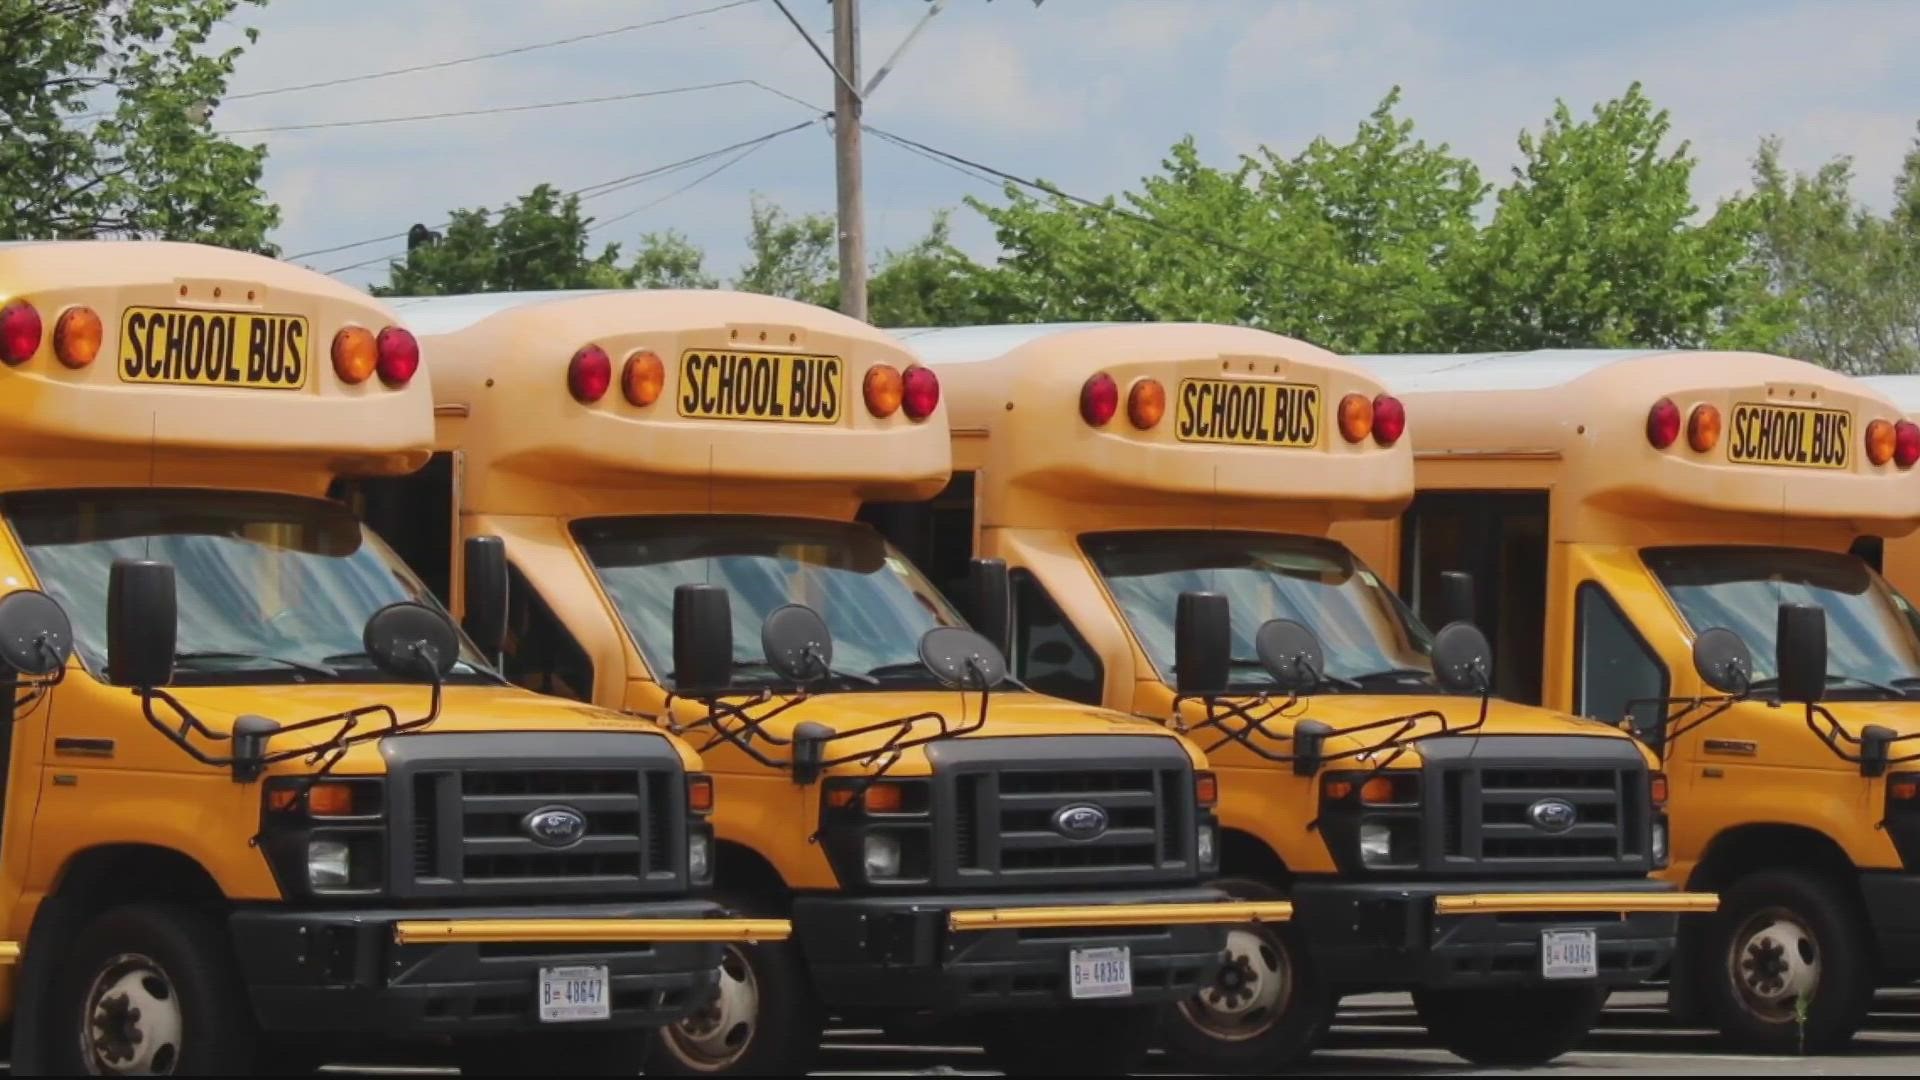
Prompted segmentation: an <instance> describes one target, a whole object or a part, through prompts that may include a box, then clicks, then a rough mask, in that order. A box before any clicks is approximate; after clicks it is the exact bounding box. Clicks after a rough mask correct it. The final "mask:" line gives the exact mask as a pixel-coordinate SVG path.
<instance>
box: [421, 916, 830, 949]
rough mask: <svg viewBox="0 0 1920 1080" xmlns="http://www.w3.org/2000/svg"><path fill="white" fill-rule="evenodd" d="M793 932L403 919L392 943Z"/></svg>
mask: <svg viewBox="0 0 1920 1080" xmlns="http://www.w3.org/2000/svg"><path fill="white" fill-rule="evenodd" d="M792 932H793V926H792V925H791V924H790V923H788V922H787V920H785V919H404V920H402V921H400V922H397V923H394V924H393V943H394V944H395V945H432V944H450V943H455V942H462V943H471V944H484V943H490V942H536V943H540V944H581V945H586V944H611V943H632V942H648V941H737V942H753V941H785V940H787V938H788V936H789V935H791V934H792Z"/></svg>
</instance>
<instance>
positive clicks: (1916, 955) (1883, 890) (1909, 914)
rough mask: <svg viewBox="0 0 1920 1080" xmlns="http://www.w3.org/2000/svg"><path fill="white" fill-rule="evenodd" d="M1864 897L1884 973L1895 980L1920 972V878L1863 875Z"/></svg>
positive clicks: (1862, 895) (1894, 874)
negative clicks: (1892, 976)
mask: <svg viewBox="0 0 1920 1080" xmlns="http://www.w3.org/2000/svg"><path fill="white" fill-rule="evenodd" d="M1860 895H1861V897H1862V898H1863V899H1864V900H1865V901H1866V905H1867V921H1868V922H1869V923H1871V924H1872V926H1873V938H1874V945H1875V946H1876V949H1877V954H1878V955H1877V960H1878V962H1879V964H1880V969H1881V970H1882V971H1883V972H1886V973H1887V974H1889V975H1895V976H1905V975H1910V974H1912V973H1914V972H1920V874H1900V873H1880V872H1874V871H1868V872H1867V873H1863V874H1861V875H1860Z"/></svg>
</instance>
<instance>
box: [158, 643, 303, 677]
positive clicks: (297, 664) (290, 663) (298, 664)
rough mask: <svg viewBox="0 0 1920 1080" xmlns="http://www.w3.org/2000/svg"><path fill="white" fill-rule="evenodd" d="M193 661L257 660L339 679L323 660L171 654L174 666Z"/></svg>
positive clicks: (220, 652) (206, 651) (237, 654)
mask: <svg viewBox="0 0 1920 1080" xmlns="http://www.w3.org/2000/svg"><path fill="white" fill-rule="evenodd" d="M195 660H257V661H260V662H261V663H267V664H279V665H281V666H282V667H290V668H293V669H294V670H295V671H304V672H306V673H307V674H309V675H318V676H320V677H322V678H327V679H337V678H339V677H340V673H339V672H337V671H335V670H333V669H332V668H330V667H327V666H326V664H327V661H325V660H323V661H321V662H320V663H317V664H316V663H312V662H310V661H306V660H289V659H287V658H286V657H284V656H268V655H266V654H265V653H250V652H227V651H225V650H222V649H194V650H192V651H190V652H177V653H174V654H173V662H174V663H176V664H178V663H181V662H183V661H184V662H186V663H192V662H193V661H195Z"/></svg>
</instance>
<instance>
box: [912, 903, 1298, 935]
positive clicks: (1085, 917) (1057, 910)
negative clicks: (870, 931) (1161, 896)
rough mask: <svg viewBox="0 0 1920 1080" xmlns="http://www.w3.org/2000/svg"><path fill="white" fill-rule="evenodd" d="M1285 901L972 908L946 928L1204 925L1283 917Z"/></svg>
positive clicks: (1288, 908)
mask: <svg viewBox="0 0 1920 1080" xmlns="http://www.w3.org/2000/svg"><path fill="white" fill-rule="evenodd" d="M1291 918H1293V905H1292V904H1290V903H1288V902H1287V901H1285V900H1272V901H1265V902H1260V903H1245V902H1235V901H1226V902H1222V903H1218V904H1110V905H1104V906H1103V905H1099V904H1077V905H1074V906H1071V907H1031V908H973V909H969V910H963V911H954V912H950V913H948V915H947V929H949V930H956V931H960V930H1048V929H1057V928H1061V927H1071V926H1203V925H1212V924H1231V923H1250V922H1275V923H1277V922H1286V921H1287V920H1289V919H1291Z"/></svg>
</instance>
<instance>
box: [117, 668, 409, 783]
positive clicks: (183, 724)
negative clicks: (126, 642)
mask: <svg viewBox="0 0 1920 1080" xmlns="http://www.w3.org/2000/svg"><path fill="white" fill-rule="evenodd" d="M431 686H432V688H433V689H432V698H431V699H430V701H429V703H428V707H427V712H426V714H425V715H424V716H421V717H418V718H416V719H413V720H401V719H400V714H399V713H397V712H395V711H394V708H393V706H391V705H384V704H382V705H362V706H360V707H359V708H355V709H347V710H345V711H343V712H337V713H329V714H327V715H325V716H315V717H310V718H308V719H306V720H301V721H298V722H296V723H292V724H287V725H284V726H282V727H280V728H277V729H275V730H274V731H272V732H270V733H268V734H266V735H265V736H263V739H264V741H267V742H271V741H272V740H273V739H277V738H280V737H282V736H285V735H291V734H294V733H296V732H301V731H310V730H312V729H314V728H318V727H323V726H326V725H338V730H337V731H335V732H334V733H333V734H332V736H331V737H329V738H325V739H322V740H320V741H318V742H315V743H311V744H309V745H306V746H297V747H289V748H287V749H285V750H272V751H268V752H266V753H264V754H261V755H260V756H258V757H256V758H251V759H250V760H249V761H248V762H245V764H252V765H258V766H266V765H273V764H277V763H279V762H282V761H292V760H294V759H296V758H306V759H307V760H308V761H310V762H319V761H321V760H323V759H325V758H327V757H328V756H329V755H336V754H343V753H345V751H346V750H347V749H348V748H349V747H352V746H355V745H357V744H359V743H363V742H367V741H369V740H372V739H385V738H388V737H390V736H394V735H404V734H406V733H408V732H411V731H418V730H419V729H421V728H424V727H426V726H427V725H429V724H431V723H433V722H434V721H435V720H438V719H439V718H440V707H441V703H442V699H443V694H442V686H443V684H442V681H441V679H440V677H439V675H438V673H437V672H436V674H435V675H434V678H433V681H432V683H431ZM133 692H134V694H135V695H136V696H138V697H139V698H140V712H141V715H143V716H145V717H146V719H147V723H148V724H150V725H152V727H153V729H154V730H155V731H158V732H159V733H160V734H161V735H162V736H164V737H165V738H166V739H167V741H168V742H171V743H173V744H174V746H176V747H178V748H179V749H180V751H181V752H182V753H184V754H186V755H187V756H188V757H190V758H192V759H193V760H195V761H197V762H199V763H200V764H202V765H207V766H211V767H214V768H232V767H233V766H234V765H235V764H236V763H241V762H240V759H239V758H237V757H235V756H233V755H216V754H210V753H208V752H207V751H205V750H203V749H201V748H200V747H198V746H196V745H194V741H193V737H194V736H196V735H197V736H199V737H200V738H202V739H205V740H207V741H210V742H231V741H233V736H232V735H231V734H230V733H227V732H222V731H216V730H214V729H213V728H211V727H208V726H207V724H206V723H205V722H204V721H202V720H201V719H200V718H199V717H198V716H195V715H194V713H193V710H191V709H189V708H187V706H186V703H185V702H183V701H181V700H180V699H179V698H176V697H174V696H173V695H172V694H169V693H168V692H167V691H165V690H164V689H161V688H159V687H146V688H142V689H137V690H135V691H133ZM156 702H158V703H159V704H161V705H164V706H166V708H167V710H168V711H170V712H172V713H173V715H174V716H175V717H176V718H178V721H179V722H178V724H177V725H176V724H170V723H168V722H167V721H166V720H164V719H162V718H161V717H160V716H159V715H157V714H156V712H155V710H154V705H155V703H156ZM370 716H375V717H382V718H383V719H384V720H385V723H384V725H383V726H381V727H379V728H377V729H375V730H371V731H360V730H358V729H359V728H360V726H361V722H362V721H363V720H365V719H366V718H367V717H370ZM336 760H337V758H336Z"/></svg>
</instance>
